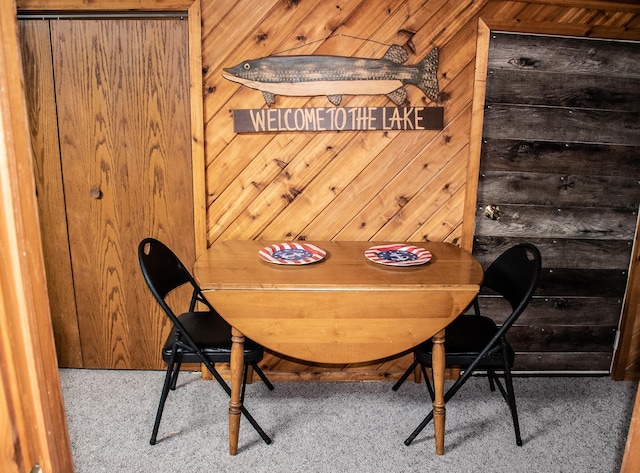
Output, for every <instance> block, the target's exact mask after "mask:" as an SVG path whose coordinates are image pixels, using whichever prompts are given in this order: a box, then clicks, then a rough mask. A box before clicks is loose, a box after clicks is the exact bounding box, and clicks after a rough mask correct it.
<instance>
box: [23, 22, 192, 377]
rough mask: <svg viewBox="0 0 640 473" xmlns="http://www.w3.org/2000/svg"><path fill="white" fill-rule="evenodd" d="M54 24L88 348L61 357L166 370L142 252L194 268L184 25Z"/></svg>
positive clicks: (63, 166)
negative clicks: (147, 249) (147, 244)
mask: <svg viewBox="0 0 640 473" xmlns="http://www.w3.org/2000/svg"><path fill="white" fill-rule="evenodd" d="M40 21H44V20H40ZM25 22H27V23H32V22H33V23H37V22H38V21H37V20H25ZM46 23H47V29H48V30H49V31H50V37H51V57H52V61H51V62H52V74H53V75H52V80H53V85H54V89H53V90H54V94H55V106H56V109H55V113H56V117H57V127H58V129H57V131H58V137H59V147H60V162H59V167H60V170H61V176H62V177H61V179H62V181H61V186H60V187H61V189H63V191H62V192H63V196H64V206H65V211H66V230H67V232H68V248H69V250H68V251H69V253H70V258H69V262H70V267H71V272H72V275H73V276H72V284H73V291H74V304H75V313H74V320H72V321H71V322H70V323H69V325H70V326H71V325H73V323H74V322H75V323H76V324H77V332H78V343H79V346H75V347H74V346H70V347H63V348H62V351H63V352H64V353H67V354H68V353H69V352H71V353H72V352H73V351H74V350H75V351H76V352H79V353H81V359H82V361H81V364H80V366H82V367H87V368H89V367H91V368H135V369H144V368H159V367H161V366H162V363H161V359H160V357H159V353H160V346H161V343H162V341H163V339H164V337H165V336H166V334H167V330H168V327H167V325H166V323H165V321H164V316H163V315H162V314H161V312H160V311H159V308H158V307H157V304H156V303H155V302H154V301H153V299H152V298H151V295H150V293H149V290H148V289H147V287H146V285H145V283H144V280H143V279H142V276H141V274H140V269H139V266H138V261H137V254H136V251H137V245H138V242H139V241H140V240H141V239H142V238H144V237H146V236H154V237H157V238H159V239H161V240H162V241H164V242H165V243H167V244H168V245H169V246H171V247H172V248H173V249H174V251H175V252H176V253H177V254H178V255H179V256H180V257H181V258H182V259H183V260H184V261H185V264H191V262H193V260H194V259H195V249H194V221H193V184H192V183H193V174H192V167H191V130H190V109H189V68H188V57H189V55H188V28H187V22H186V21H183V20H180V19H178V18H173V19H167V18H163V19H118V20H112V19H91V18H89V19H67V20H51V21H46ZM40 29H42V26H40ZM45 36H46V34H45ZM36 48H37V45H32V46H31V49H36ZM27 70H28V68H27ZM39 78H40V79H41V80H46V74H45V73H42V72H40V74H39ZM31 99H32V100H35V101H40V102H43V101H44V100H45V97H31ZM31 107H32V108H34V109H37V108H39V107H37V106H35V105H34V104H33V103H32V104H31ZM40 108H42V107H40ZM49 151H51V153H53V150H49ZM46 154H47V153H46V152H45V155H46ZM49 156H50V155H49ZM48 176H49V177H50V178H51V179H55V176H54V175H53V174H49V175H48ZM41 200H42V199H41ZM57 210H59V209H57ZM41 213H42V210H41ZM58 223H59V222H58ZM45 230H46V229H43V232H44V231H45ZM48 257H49V258H54V257H55V256H54V255H53V254H49V255H48ZM50 289H51V288H50ZM65 308H66V309H67V310H69V308H68V306H65ZM67 333H68V332H67ZM70 338H72V337H70ZM68 356H69V357H70V358H73V356H72V354H71V355H68ZM61 365H62V363H61ZM63 366H64V365H63ZM75 366H77V365H75Z"/></svg>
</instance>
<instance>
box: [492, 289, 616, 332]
mask: <svg viewBox="0 0 640 473" xmlns="http://www.w3.org/2000/svg"><path fill="white" fill-rule="evenodd" d="M480 303H481V311H482V315H485V316H488V317H491V318H492V319H494V320H495V321H496V323H498V324H501V323H503V322H504V320H505V319H506V318H507V316H508V315H509V313H510V311H509V308H508V307H507V304H506V302H505V301H504V300H502V299H500V298H495V297H483V298H482V299H481V302H480ZM621 309H622V298H619V299H615V298H610V297H552V296H549V297H544V296H536V297H534V298H533V299H532V301H531V302H530V304H529V306H528V307H527V310H525V311H524V313H523V314H522V315H521V316H520V317H519V318H518V320H517V325H521V326H546V325H563V326H584V325H590V326H602V327H610V328H615V327H616V325H617V324H618V319H619V318H620V311H621Z"/></svg>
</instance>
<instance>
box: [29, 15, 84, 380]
mask: <svg viewBox="0 0 640 473" xmlns="http://www.w3.org/2000/svg"><path fill="white" fill-rule="evenodd" d="M19 36H20V46H21V53H22V59H23V60H22V65H23V69H24V82H25V96H26V103H27V112H28V117H29V128H30V132H31V146H32V149H33V163H34V174H35V176H34V177H35V184H36V193H37V196H38V211H39V217H40V228H41V232H42V235H43V238H42V251H43V253H44V260H45V268H46V272H47V286H48V289H49V303H50V305H51V319H52V324H53V332H54V336H55V340H56V352H57V355H58V363H59V364H60V366H65V367H73V368H80V367H82V348H81V346H80V332H79V329H78V319H77V317H76V302H75V296H74V289H73V278H72V272H71V254H70V253H69V236H68V234H67V214H66V209H65V204H64V193H63V188H62V170H61V167H60V146H59V143H58V123H57V112H56V97H55V90H54V84H53V64H52V62H51V37H50V32H49V22H48V21H43V20H20V21H19Z"/></svg>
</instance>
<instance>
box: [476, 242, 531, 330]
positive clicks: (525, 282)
mask: <svg viewBox="0 0 640 473" xmlns="http://www.w3.org/2000/svg"><path fill="white" fill-rule="evenodd" d="M541 267H542V257H541V256H540V251H539V250H538V248H536V246H535V245H532V244H531V243H520V244H518V245H515V246H513V247H511V248H509V249H508V250H506V251H505V252H504V253H502V254H501V255H500V256H498V258H496V260H495V261H494V262H493V263H491V265H490V266H489V267H488V268H487V270H486V271H485V272H484V281H483V283H482V285H483V286H484V287H488V288H489V289H491V290H493V291H495V292H497V293H498V294H500V295H501V296H502V297H504V298H505V299H506V300H507V301H508V302H509V303H510V304H511V308H512V310H513V312H512V313H511V315H510V316H509V317H508V318H507V319H506V320H505V322H504V323H503V325H502V327H501V330H500V331H501V332H502V333H504V332H505V331H506V330H508V328H509V327H510V326H511V325H512V324H513V323H514V322H515V320H516V319H517V318H518V317H519V316H520V314H521V313H522V312H523V311H524V309H525V308H526V307H527V305H528V304H529V301H530V300H531V298H532V296H533V293H534V292H535V290H536V288H537V286H538V280H539V279H540V270H541Z"/></svg>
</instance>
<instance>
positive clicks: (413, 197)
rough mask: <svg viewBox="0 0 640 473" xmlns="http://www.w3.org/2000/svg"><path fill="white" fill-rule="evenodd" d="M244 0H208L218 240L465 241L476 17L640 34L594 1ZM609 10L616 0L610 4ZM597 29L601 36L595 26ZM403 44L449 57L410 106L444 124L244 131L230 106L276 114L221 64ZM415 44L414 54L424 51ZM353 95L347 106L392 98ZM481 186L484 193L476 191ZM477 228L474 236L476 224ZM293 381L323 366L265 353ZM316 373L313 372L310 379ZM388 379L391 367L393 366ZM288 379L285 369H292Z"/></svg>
mask: <svg viewBox="0 0 640 473" xmlns="http://www.w3.org/2000/svg"><path fill="white" fill-rule="evenodd" d="M555 3H557V2H551V1H545V0H536V1H521V2H517V1H507V0H503V1H489V0H485V1H472V0H465V1H460V0H432V1H428V2H423V1H413V0H405V1H398V2H383V1H377V0H347V1H343V2H322V1H320V0H297V1H296V0H282V1H277V0H266V1H265V0H243V1H241V2H236V1H235V0H223V1H218V0H216V1H213V0H204V1H203V3H202V17H203V31H202V35H203V44H202V51H203V68H204V83H203V91H204V113H205V154H206V166H207V168H206V179H207V182H206V186H207V240H208V242H209V244H211V243H213V242H214V241H216V240H219V239H231V238H234V239H255V238H269V239H282V240H294V239H306V240H323V239H342V240H385V239H388V240H406V241H450V242H462V243H463V244H466V243H465V241H466V240H465V239H464V238H462V237H463V233H464V232H465V230H464V228H465V226H469V225H471V226H472V225H473V215H471V216H467V217H466V218H467V220H466V221H465V215H464V208H465V202H466V201H467V200H468V199H473V200H475V195H470V196H468V195H466V191H467V185H468V182H467V173H466V170H467V167H468V165H469V159H470V132H469V130H470V129H471V117H472V114H471V112H472V100H473V83H474V71H475V60H476V58H475V54H476V40H477V36H478V20H479V19H480V18H482V19H488V20H491V21H492V22H493V23H496V24H497V23H500V22H504V23H505V24H506V23H514V21H517V22H518V24H523V25H527V24H531V23H535V24H537V25H539V27H540V28H542V29H543V30H544V29H545V28H547V29H555V31H556V34H557V33H558V32H559V31H567V32H569V33H573V34H576V35H588V34H597V31H598V28H605V27H617V28H626V29H629V28H638V26H639V25H640V18H639V17H640V15H639V12H638V6H637V5H633V4H630V3H625V2H602V1H594V0H586V1H579V0H567V1H565V2H563V5H562V6H558V5H555ZM605 6H606V8H605ZM594 31H595V32H596V33H593V32H594ZM390 44H400V45H404V46H405V47H406V48H407V49H408V51H409V52H410V59H409V61H408V63H411V64H413V63H417V62H419V61H420V60H421V59H422V58H423V57H424V56H425V55H426V54H427V53H428V52H429V51H430V50H431V49H432V48H433V47H434V46H437V47H438V48H439V51H440V64H439V70H438V78H439V83H440V91H441V94H440V97H439V100H438V103H437V104H433V103H431V102H430V101H429V99H427V98H426V97H424V94H423V93H422V92H421V91H420V90H418V89H417V88H415V87H412V86H408V87H407V91H408V95H409V100H410V103H411V105H414V106H422V105H424V104H426V105H427V106H433V105H439V106H443V107H444V109H445V127H444V129H443V130H442V131H423V132H415V131H404V132H397V131H392V132H381V131H373V132H321V133H277V134H267V133H263V134H246V135H236V134H234V133H233V126H232V115H231V110H233V109H238V108H261V107H264V108H266V105H265V103H264V99H263V97H262V94H261V93H260V92H258V91H256V90H251V89H247V88H244V87H241V86H239V85H238V84H235V83H232V82H230V81H227V80H225V79H224V78H223V77H222V76H221V71H222V68H223V67H229V66H233V65H236V64H238V63H239V62H241V61H242V60H244V59H250V58H257V57H264V56H269V55H275V54H288V55H291V54H299V55H307V54H327V55H341V56H354V57H355V56H359V57H369V58H379V57H381V56H382V55H383V54H384V52H385V51H386V49H387V48H388V47H389V46H388V45H390ZM413 50H415V53H414V51H413ZM385 105H389V103H388V101H387V99H386V98H385V97H381V96H374V97H363V96H357V97H344V98H343V102H342V103H341V104H340V106H341V107H342V106H385ZM330 106H331V104H330V103H329V102H328V100H327V98H326V97H284V96H278V97H277V98H276V103H275V105H274V107H277V108H286V107H330ZM472 189H475V188H474V187H472ZM467 231H468V230H467ZM406 363H407V358H400V359H396V360H388V361H387V362H385V363H380V364H377V365H373V366H360V367H349V368H348V369H347V370H346V371H344V372H343V373H342V374H337V375H335V374H334V375H332V376H334V378H335V377H337V378H338V379H340V376H342V377H343V379H351V378H353V379H358V378H362V377H367V376H373V377H376V376H377V377H381V376H385V375H388V373H390V372H391V373H397V372H399V371H401V370H402V369H403V367H404V366H406ZM265 364H266V365H267V367H268V369H274V370H277V371H278V372H280V373H285V372H287V373H288V374H289V375H290V376H293V377H298V378H299V377H305V376H306V377H308V376H317V377H322V376H329V375H328V374H326V373H324V374H318V373H320V372H322V371H323V368H321V367H308V366H306V365H299V364H297V363H294V362H292V361H290V360H283V359H280V358H278V357H275V356H267V357H266V358H265ZM305 373H306V374H305ZM385 373H386V374H385ZM283 376H284V375H283Z"/></svg>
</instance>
